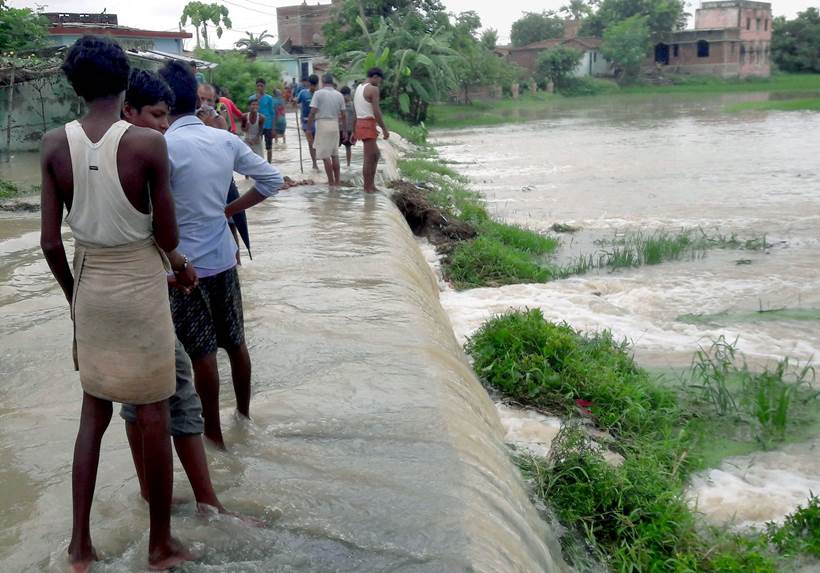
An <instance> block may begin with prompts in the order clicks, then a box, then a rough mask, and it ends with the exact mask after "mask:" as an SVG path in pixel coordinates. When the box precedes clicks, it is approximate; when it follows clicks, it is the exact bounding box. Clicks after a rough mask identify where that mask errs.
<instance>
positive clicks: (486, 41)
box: [481, 28, 498, 50]
mask: <svg viewBox="0 0 820 573" xmlns="http://www.w3.org/2000/svg"><path fill="white" fill-rule="evenodd" d="M481 45H482V46H484V47H485V48H487V49H488V50H495V47H496V46H497V45H498V30H496V29H495V28H488V29H486V30H484V31H483V32H482V33H481Z"/></svg>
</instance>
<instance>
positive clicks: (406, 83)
mask: <svg viewBox="0 0 820 573" xmlns="http://www.w3.org/2000/svg"><path fill="white" fill-rule="evenodd" d="M358 23H359V25H360V26H361V27H362V30H363V31H364V32H365V35H366V36H367V37H368V38H369V41H370V51H368V52H365V51H355V52H348V53H347V54H344V55H343V56H342V57H341V58H340V60H343V63H346V64H347V68H348V70H349V73H348V76H347V77H348V78H349V79H363V78H364V76H365V74H366V71H367V70H368V69H369V68H371V67H373V66H378V67H380V68H382V69H383V70H384V73H385V78H384V84H383V88H382V89H383V95H384V99H385V105H386V107H388V108H392V109H394V110H395V111H397V112H398V113H399V114H400V115H402V116H403V117H405V118H407V119H409V120H410V121H413V122H421V121H424V119H425V117H426V114H427V108H428V106H429V104H430V103H432V102H433V101H435V100H437V99H440V98H441V97H442V96H445V95H446V94H447V93H448V91H449V90H451V89H453V88H454V87H455V86H456V85H457V82H456V79H455V75H454V73H453V64H454V63H455V62H457V61H458V60H459V58H460V57H461V56H460V55H459V54H458V52H456V51H455V50H453V49H452V48H450V41H451V38H450V34H449V32H447V31H446V30H444V29H437V30H435V31H433V32H428V33H425V34H423V35H421V37H419V36H418V34H417V33H414V32H411V31H410V30H408V29H406V28H405V27H402V26H401V25H399V24H398V23H397V22H394V21H393V20H390V21H388V20H385V19H384V18H382V19H381V21H380V24H379V27H378V29H377V30H375V31H374V32H370V31H369V30H367V26H366V24H365V22H364V20H362V19H361V18H359V20H358Z"/></svg>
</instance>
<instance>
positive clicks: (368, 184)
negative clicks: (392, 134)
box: [362, 139, 379, 193]
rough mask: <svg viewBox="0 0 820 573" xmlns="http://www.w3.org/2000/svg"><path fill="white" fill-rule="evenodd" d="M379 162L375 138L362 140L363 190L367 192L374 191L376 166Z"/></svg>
mask: <svg viewBox="0 0 820 573" xmlns="http://www.w3.org/2000/svg"><path fill="white" fill-rule="evenodd" d="M378 162H379V146H378V144H377V143H376V140H375V139H368V140H366V141H365V142H364V167H363V168H362V172H363V175H364V190H365V192H367V193H375V192H376V166H377V164H378Z"/></svg>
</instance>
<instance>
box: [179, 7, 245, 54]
mask: <svg viewBox="0 0 820 573" xmlns="http://www.w3.org/2000/svg"><path fill="white" fill-rule="evenodd" d="M189 22H190V23H191V25H192V26H193V27H194V29H195V30H196V47H197V48H202V47H203V46H202V43H201V42H200V36H201V39H202V42H204V44H205V46H204V47H205V49H206V50H207V49H209V48H210V47H211V45H210V42H209V41H208V25H210V24H212V25H213V26H214V29H215V30H216V37H217V38H221V37H222V32H224V31H225V30H224V28H223V26H224V27H225V28H227V29H230V28H231V26H233V24H232V23H231V18H230V16H229V15H228V9H227V8H226V7H225V6H222V5H221V4H216V3H214V4H205V3H204V2H188V3H187V4H186V5H185V8H184V9H183V10H182V17H181V18H180V19H179V23H180V24H181V25H183V26H187V25H188V23H189Z"/></svg>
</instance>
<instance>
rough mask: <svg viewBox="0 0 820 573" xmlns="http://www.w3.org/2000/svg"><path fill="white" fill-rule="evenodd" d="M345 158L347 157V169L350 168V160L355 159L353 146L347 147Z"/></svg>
mask: <svg viewBox="0 0 820 573" xmlns="http://www.w3.org/2000/svg"><path fill="white" fill-rule="evenodd" d="M345 157H347V167H348V169H349V168H350V160H351V159H352V158H353V146H352V145H345Z"/></svg>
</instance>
